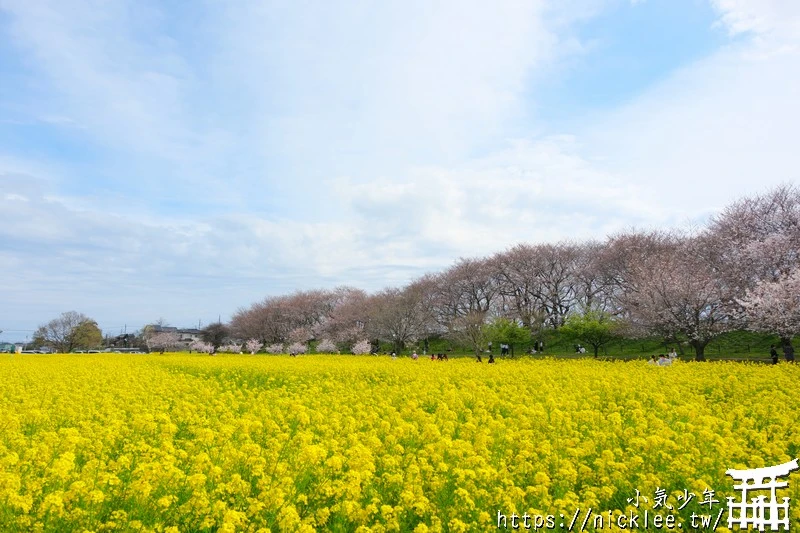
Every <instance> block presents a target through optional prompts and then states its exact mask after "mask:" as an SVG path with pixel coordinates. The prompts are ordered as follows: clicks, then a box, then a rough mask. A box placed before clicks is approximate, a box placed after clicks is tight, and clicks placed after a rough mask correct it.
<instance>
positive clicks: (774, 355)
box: [769, 344, 778, 365]
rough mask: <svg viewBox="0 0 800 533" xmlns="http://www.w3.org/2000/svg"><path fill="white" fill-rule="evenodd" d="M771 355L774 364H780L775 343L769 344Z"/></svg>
mask: <svg viewBox="0 0 800 533" xmlns="http://www.w3.org/2000/svg"><path fill="white" fill-rule="evenodd" d="M769 356H770V357H772V364H773V365H777V364H778V350H776V349H775V345H774V344H770V345H769Z"/></svg>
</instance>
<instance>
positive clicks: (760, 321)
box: [230, 185, 800, 360]
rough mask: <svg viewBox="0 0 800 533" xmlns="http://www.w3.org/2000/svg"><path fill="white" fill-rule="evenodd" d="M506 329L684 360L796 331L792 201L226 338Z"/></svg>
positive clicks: (534, 252) (459, 265)
mask: <svg viewBox="0 0 800 533" xmlns="http://www.w3.org/2000/svg"><path fill="white" fill-rule="evenodd" d="M502 321H505V323H504V324H505V326H503V327H504V328H505V330H506V331H507V332H508V333H507V334H506V335H507V336H509V337H513V338H514V339H516V340H517V341H518V339H519V333H518V331H517V328H519V329H521V330H522V331H523V332H524V336H527V337H528V340H530V339H537V338H540V337H542V336H543V334H545V333H546V332H548V331H553V330H562V331H569V332H570V333H572V334H574V335H575V336H576V338H584V339H588V340H587V341H586V342H588V343H590V344H592V345H593V347H594V351H595V354H597V349H598V348H599V347H600V346H602V345H603V344H604V343H606V342H608V341H609V340H610V339H611V338H613V337H614V336H620V335H621V336H625V337H645V336H659V337H662V338H663V339H665V340H667V341H668V342H676V343H677V342H678V341H679V340H685V341H686V342H688V344H689V345H691V347H692V348H693V350H694V352H695V358H696V359H697V360H704V358H705V356H704V354H705V348H706V346H707V345H708V344H709V343H710V342H711V341H712V340H713V339H715V338H716V337H717V336H719V335H720V334H722V333H724V332H727V331H732V330H737V329H751V330H754V331H763V332H769V333H774V334H777V335H778V336H779V337H780V339H781V343H782V344H783V346H784V348H785V349H786V350H788V351H789V352H790V353H792V351H793V348H792V346H791V339H792V337H793V336H795V335H797V334H798V333H799V332H800V191H798V189H797V188H796V187H794V186H791V185H785V186H781V187H779V188H776V189H774V190H772V191H769V192H767V193H765V194H762V195H756V196H752V197H747V198H744V199H741V200H739V201H736V202H734V203H733V204H731V205H729V206H728V207H726V208H725V209H724V210H723V211H722V212H721V213H719V214H718V215H716V216H714V217H713V218H712V219H711V220H710V222H709V223H708V224H707V225H706V226H705V227H703V228H700V229H696V230H694V231H676V230H669V231H661V230H648V231H644V230H636V229H631V230H628V231H624V232H620V233H617V234H615V235H612V236H610V237H608V238H607V239H606V240H605V241H604V242H596V241H588V242H572V241H568V242H559V243H556V244H519V245H516V246H514V247H512V248H510V249H508V250H506V251H503V252H499V253H496V254H494V255H492V256H490V257H482V258H461V259H459V260H458V261H456V262H455V264H453V265H452V266H451V267H450V268H448V269H446V270H445V271H443V272H438V273H430V274H426V275H424V276H422V277H420V278H418V279H415V280H413V281H411V282H410V283H409V284H407V285H405V286H404V287H400V288H395V287H391V288H386V289H383V290H381V291H378V292H376V293H373V294H368V293H366V292H365V291H363V290H360V289H357V288H353V287H340V288H337V289H333V290H321V289H318V290H310V291H298V292H295V293H293V294H287V295H279V296H268V297H266V298H264V299H263V300H261V301H259V302H256V303H254V304H252V305H251V306H250V307H247V308H243V309H239V310H238V311H237V312H236V313H235V315H234V316H233V318H232V320H231V322H230V333H231V335H232V336H233V337H234V338H237V339H242V340H244V339H256V340H258V341H259V342H260V343H261V344H263V345H265V346H266V345H274V344H299V345H305V344H307V343H308V342H309V341H311V340H312V339H314V340H317V341H324V342H325V343H326V346H332V345H336V346H341V347H352V346H354V345H355V344H356V343H358V342H359V341H362V342H363V341H369V342H370V343H371V345H372V346H373V348H375V347H376V346H377V344H378V343H379V342H383V343H390V344H391V345H392V347H393V349H394V350H398V351H399V350H401V349H403V348H404V347H406V346H407V345H409V344H410V343H416V342H418V341H422V340H424V339H427V338H433V337H445V338H450V339H452V340H453V341H455V342H457V343H459V344H461V345H464V346H469V347H470V348H471V349H472V350H474V351H475V353H479V352H480V351H482V350H483V349H484V348H485V346H486V342H487V340H489V339H492V338H494V339H498V338H500V339H502V337H503V335H502V334H499V333H498V329H500V330H502V329H503V327H501V326H502V325H503V322H502Z"/></svg>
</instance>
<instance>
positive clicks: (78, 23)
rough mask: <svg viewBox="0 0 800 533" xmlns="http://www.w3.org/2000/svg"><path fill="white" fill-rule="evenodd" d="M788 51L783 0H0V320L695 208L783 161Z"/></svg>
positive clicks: (141, 314) (788, 175)
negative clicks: (267, 0)
mask: <svg viewBox="0 0 800 533" xmlns="http://www.w3.org/2000/svg"><path fill="white" fill-rule="evenodd" d="M798 45H800V4H798V3H797V2H793V1H789V0H784V1H779V0H674V1H666V0H661V1H656V0H639V1H634V2H632V1H625V0H561V1H546V0H528V1H520V2H515V1H504V2H496V3H486V2H478V1H474V2H465V1H443V2H427V1H412V2H355V1H354V2H265V1H259V0H241V1H238V2H216V1H212V0H206V1H203V0H200V1H198V2H171V3H162V2H155V1H149V0H144V1H141V0H137V1H133V0H110V1H108V2H95V1H91V0H59V1H48V0H41V1H37V2H30V1H29V0H0V199H2V202H3V209H2V211H0V294H2V302H3V303H2V306H0V329H2V330H5V332H4V333H2V334H0V340H16V339H24V337H25V336H26V335H28V334H29V333H30V332H31V330H33V329H35V328H36V326H37V325H39V324H41V323H43V322H46V321H47V320H49V319H51V318H53V317H55V316H57V315H58V314H60V313H61V312H63V311H67V310H72V309H75V310H78V311H81V312H83V313H86V314H88V315H89V316H92V317H94V318H95V319H97V320H98V322H99V323H100V325H101V327H102V328H103V329H104V330H105V331H106V332H108V333H116V332H118V331H119V330H120V328H121V327H123V326H124V325H126V324H127V325H128V327H129V329H131V328H133V329H135V328H137V327H140V326H141V325H143V324H146V323H149V322H152V321H154V320H156V319H158V318H159V317H163V318H165V319H166V320H167V321H168V322H169V323H171V324H174V325H178V326H189V325H191V324H197V322H198V320H200V321H202V322H204V323H207V322H209V321H212V320H216V318H217V317H218V316H220V315H221V316H222V318H223V320H224V319H226V318H228V317H229V316H230V314H231V313H232V312H234V311H235V310H236V309H237V308H238V307H240V306H247V305H249V304H251V303H252V302H254V301H256V300H259V299H261V298H263V297H264V296H266V295H269V294H279V293H284V292H290V291H293V290H295V289H308V288H315V287H333V286H336V285H340V284H350V285H355V286H358V287H361V288H364V289H367V290H375V289H379V288H382V287H384V286H387V285H401V284H403V283H405V282H407V281H408V280H410V279H412V278H414V277H416V276H418V275H420V274H422V273H424V272H426V271H431V270H439V269H442V268H445V267H446V266H448V265H449V264H451V263H452V262H453V261H454V260H455V259H456V258H458V257H460V256H467V257H468V256H480V255H485V254H491V253H494V252H496V251H499V250H502V249H504V248H506V247H508V246H510V245H513V244H515V243H518V242H523V241H525V242H541V241H548V242H549V241H557V240H561V239H590V238H595V239H602V238H604V237H605V236H607V235H608V234H610V233H612V232H614V231H617V230H619V229H622V228H626V227H629V226H642V227H656V226H657V227H672V226H686V225H691V224H696V223H702V221H704V220H706V219H707V218H708V217H709V216H710V215H712V214H713V213H715V212H717V211H718V210H719V209H720V208H722V207H723V206H724V205H726V204H727V203H729V202H730V201H732V200H733V199H735V198H738V197H740V196H743V195H747V194H754V193H757V192H761V191H763V190H765V189H766V188H768V187H770V186H772V185H776V184H779V183H787V182H789V183H796V182H797V181H798V179H797V170H796V169H797V168H799V167H800V165H798V163H800V161H799V160H800V154H798V151H797V150H796V125H797V124H798V123H800V100H798V97H797V89H796V88H797V87H798V86H800V68H799V67H798V66H799V65H800V48H798Z"/></svg>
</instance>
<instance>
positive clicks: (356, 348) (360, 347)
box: [352, 340, 372, 355]
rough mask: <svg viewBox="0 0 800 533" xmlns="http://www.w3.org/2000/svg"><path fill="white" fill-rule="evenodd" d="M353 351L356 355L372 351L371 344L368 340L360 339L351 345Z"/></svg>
mask: <svg viewBox="0 0 800 533" xmlns="http://www.w3.org/2000/svg"><path fill="white" fill-rule="evenodd" d="M352 351H353V353H354V354H356V355H365V354H368V353H372V345H371V344H370V342H369V341H368V340H360V341H358V342H357V343H355V344H354V345H353V350H352Z"/></svg>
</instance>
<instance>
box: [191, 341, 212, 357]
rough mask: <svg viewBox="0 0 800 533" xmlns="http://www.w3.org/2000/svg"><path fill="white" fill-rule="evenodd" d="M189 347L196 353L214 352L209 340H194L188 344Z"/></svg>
mask: <svg viewBox="0 0 800 533" xmlns="http://www.w3.org/2000/svg"><path fill="white" fill-rule="evenodd" d="M189 348H191V349H192V350H194V351H196V352H198V353H207V354H212V353H214V345H213V344H211V343H210V342H203V341H194V342H193V343H192V344H190V345H189Z"/></svg>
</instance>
